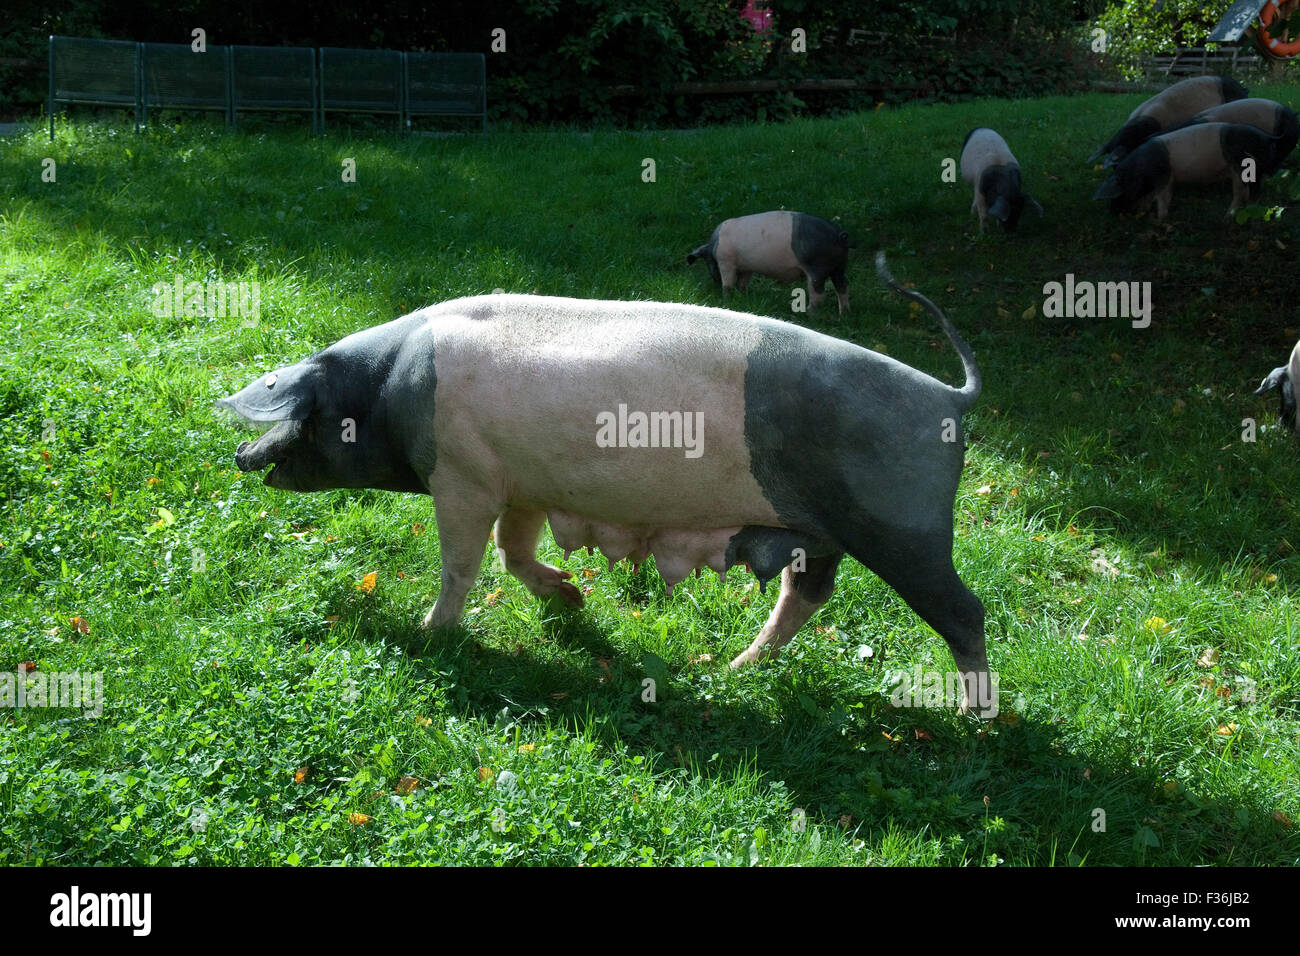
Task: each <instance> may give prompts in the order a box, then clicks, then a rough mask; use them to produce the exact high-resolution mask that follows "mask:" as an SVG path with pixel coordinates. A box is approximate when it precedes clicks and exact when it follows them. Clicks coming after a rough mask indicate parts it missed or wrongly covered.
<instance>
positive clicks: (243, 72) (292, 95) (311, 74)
mask: <svg viewBox="0 0 1300 956" xmlns="http://www.w3.org/2000/svg"><path fill="white" fill-rule="evenodd" d="M230 62H231V81H230V82H231V96H232V106H231V108H232V110H233V111H234V112H235V113H238V112H239V111H240V110H274V111H286V112H291V111H296V112H309V113H311V114H312V128H313V129H315V127H316V103H317V90H316V51H315V50H314V49H312V48H311V47H287V46H284V47H281V46H235V47H231V54H230Z"/></svg>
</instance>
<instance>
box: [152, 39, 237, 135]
mask: <svg viewBox="0 0 1300 956" xmlns="http://www.w3.org/2000/svg"><path fill="white" fill-rule="evenodd" d="M141 47H142V48H143V49H142V51H141V58H142V59H143V61H144V109H145V113H146V114H147V113H148V111H149V110H150V109H157V108H162V107H173V108H176V109H186V110H221V111H222V112H223V113H225V114H226V119H227V121H229V119H230V60H229V57H228V56H227V53H226V47H224V46H209V47H208V48H207V52H205V53H196V52H194V50H192V49H191V48H190V45H189V44H188V43H143V44H141Z"/></svg>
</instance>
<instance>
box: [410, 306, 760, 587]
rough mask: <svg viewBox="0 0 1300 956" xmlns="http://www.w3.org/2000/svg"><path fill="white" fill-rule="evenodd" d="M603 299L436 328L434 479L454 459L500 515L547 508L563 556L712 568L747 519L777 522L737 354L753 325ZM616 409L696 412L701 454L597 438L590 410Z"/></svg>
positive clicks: (756, 331) (742, 352) (673, 569)
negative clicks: (540, 316) (748, 432)
mask: <svg viewBox="0 0 1300 956" xmlns="http://www.w3.org/2000/svg"><path fill="white" fill-rule="evenodd" d="M602 305H603V306H605V308H604V310H602V311H601V313H600V314H599V315H598V316H596V315H595V314H594V313H593V314H592V315H591V316H588V317H584V315H583V310H582V309H581V308H578V309H576V310H574V311H572V312H569V311H562V312H555V313H551V314H550V315H548V316H547V317H546V318H547V321H546V322H545V323H543V324H542V325H541V329H540V333H539V325H538V322H537V317H535V316H534V317H528V316H526V315H522V314H521V313H520V312H519V311H518V310H506V314H501V313H499V314H498V316H497V317H496V318H494V319H493V320H492V321H489V322H479V321H478V320H474V319H465V318H463V317H460V316H455V315H449V316H446V317H443V318H439V319H438V320H437V321H436V322H435V323H432V324H431V326H430V328H431V331H432V332H433V334H434V336H435V342H436V344H435V354H436V356H437V358H436V361H437V367H438V384H437V391H436V396H435V402H434V406H435V414H434V432H435V434H436V435H437V445H438V465H437V467H436V468H435V472H434V476H433V477H434V479H436V476H437V473H438V471H439V470H441V469H442V468H444V467H449V468H454V469H455V470H456V471H457V473H459V474H469V475H472V476H473V481H474V483H475V484H476V485H477V486H478V487H480V488H481V489H483V490H484V491H485V492H486V493H487V494H488V495H489V496H490V497H491V499H492V501H493V502H494V503H495V504H496V505H499V507H500V510H501V511H504V510H506V509H507V508H524V509H528V510H533V511H543V512H545V513H546V516H547V520H548V521H549V522H550V525H551V532H552V534H553V535H554V537H555V540H556V543H557V544H558V545H559V546H560V547H561V548H562V549H563V550H564V551H566V552H570V551H574V550H577V549H579V548H583V547H590V548H598V549H599V550H600V551H601V552H602V553H603V554H604V555H605V556H606V557H608V558H609V559H610V561H611V562H613V561H621V560H623V559H625V558H627V559H630V560H631V561H632V562H633V563H639V562H641V561H642V560H644V558H645V557H646V556H647V555H649V554H653V555H654V557H655V563H656V565H657V567H658V569H659V572H660V574H661V575H663V578H664V580H665V581H666V582H667V583H668V584H670V585H671V584H675V583H676V582H678V581H681V580H683V579H684V578H686V577H687V576H688V575H689V574H690V573H691V571H692V570H694V569H696V568H704V567H708V568H712V569H713V570H715V571H717V572H719V573H723V572H725V571H726V568H727V562H726V551H727V545H728V542H729V541H730V540H731V538H732V537H733V536H734V535H735V534H736V533H737V532H739V531H740V529H741V528H742V527H744V526H746V525H760V526H767V527H775V528H780V527H784V525H783V523H782V522H781V520H780V519H779V518H778V517H777V515H776V513H775V511H774V510H773V509H772V506H771V504H770V503H769V502H768V501H767V499H766V498H765V497H764V495H763V493H762V491H761V489H760V488H759V485H758V482H757V481H756V480H755V479H754V477H753V475H752V473H751V470H750V458H749V452H748V448H747V446H746V444H745V439H744V429H745V403H744V388H745V381H744V379H745V369H746V364H747V363H746V359H747V356H748V353H749V351H750V349H751V348H752V347H753V346H754V345H755V344H756V343H757V342H758V341H759V339H760V337H761V334H762V326H761V322H762V321H763V320H760V319H754V320H753V322H752V323H750V322H737V321H734V319H733V320H731V321H728V322H721V323H719V322H716V321H706V319H710V318H714V316H712V315H710V316H706V315H704V314H703V313H706V312H708V313H717V314H722V315H727V316H732V317H734V315H735V314H734V313H723V312H721V310H711V309H692V308H691V307H682V306H674V307H672V308H671V309H665V308H662V307H660V306H657V305H656V304H653V303H635V302H630V303H623V304H622V306H623V308H622V310H621V311H622V315H620V314H619V313H618V312H617V311H615V312H614V313H613V314H612V315H611V314H610V311H611V310H610V309H609V306H610V303H602ZM692 312H698V313H700V314H695V315H692ZM648 313H657V314H648ZM647 318H650V319H652V321H646V320H647ZM516 323H518V327H517V328H516V327H515V325H516ZM513 343H524V344H522V345H514V344H513ZM620 405H623V406H625V408H626V409H627V410H628V413H629V414H630V413H631V412H637V411H639V412H646V413H648V412H680V413H682V416H683V418H684V417H685V416H686V415H688V414H691V415H695V414H696V413H702V435H699V434H697V435H695V436H693V437H694V438H695V439H696V440H701V439H702V440H701V441H700V445H699V449H700V454H699V455H698V457H687V454H686V452H687V451H688V449H686V448H684V447H666V448H665V447H660V448H642V447H637V448H633V447H600V446H598V445H597V441H596V437H597V432H598V430H599V426H598V421H597V416H598V415H599V414H600V413H611V414H615V415H616V414H617V412H618V410H619V406H620ZM695 420H696V421H697V422H700V421H701V419H700V417H699V416H697V417H696V419H695ZM435 483H436V482H431V485H432V484H435ZM435 499H436V493H435Z"/></svg>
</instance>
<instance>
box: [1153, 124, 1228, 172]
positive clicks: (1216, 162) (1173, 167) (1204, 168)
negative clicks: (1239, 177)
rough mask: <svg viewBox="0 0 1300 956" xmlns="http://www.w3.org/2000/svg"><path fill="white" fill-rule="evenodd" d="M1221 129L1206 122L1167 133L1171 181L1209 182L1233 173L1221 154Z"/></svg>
mask: <svg viewBox="0 0 1300 956" xmlns="http://www.w3.org/2000/svg"><path fill="white" fill-rule="evenodd" d="M1220 129H1221V127H1220V126H1218V125H1216V124H1213V123H1208V124H1206V125H1204V126H1189V127H1186V128H1185V129H1181V130H1179V131H1178V132H1176V133H1171V134H1169V135H1168V137H1167V139H1166V142H1167V143H1168V145H1169V167H1170V172H1171V174H1172V177H1173V180H1174V182H1180V183H1212V182H1218V181H1219V180H1221V179H1224V178H1227V177H1231V176H1232V175H1233V173H1234V170H1233V169H1231V168H1230V167H1229V166H1228V164H1227V162H1225V160H1224V157H1223V148H1222V146H1221V145H1220V140H1219V132H1220Z"/></svg>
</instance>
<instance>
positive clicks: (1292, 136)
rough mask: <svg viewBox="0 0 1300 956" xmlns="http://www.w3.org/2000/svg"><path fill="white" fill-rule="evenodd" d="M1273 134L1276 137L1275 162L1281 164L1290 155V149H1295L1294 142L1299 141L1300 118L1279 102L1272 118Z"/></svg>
mask: <svg viewBox="0 0 1300 956" xmlns="http://www.w3.org/2000/svg"><path fill="white" fill-rule="evenodd" d="M1273 135H1274V136H1276V137H1277V138H1278V143H1277V146H1276V147H1275V148H1276V150H1277V164H1278V165H1279V166H1281V165H1282V163H1284V162H1285V161H1286V158H1287V157H1288V156H1290V155H1291V150H1293V149H1295V144H1296V142H1297V141H1300V119H1298V118H1297V117H1296V115H1295V113H1293V112H1291V111H1290V110H1289V109H1287V108H1286V107H1285V106H1283V105H1282V104H1281V103H1279V104H1278V105H1277V113H1276V115H1275V116H1274V118H1273Z"/></svg>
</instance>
